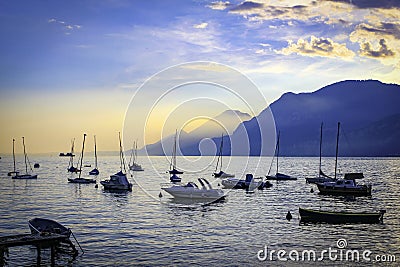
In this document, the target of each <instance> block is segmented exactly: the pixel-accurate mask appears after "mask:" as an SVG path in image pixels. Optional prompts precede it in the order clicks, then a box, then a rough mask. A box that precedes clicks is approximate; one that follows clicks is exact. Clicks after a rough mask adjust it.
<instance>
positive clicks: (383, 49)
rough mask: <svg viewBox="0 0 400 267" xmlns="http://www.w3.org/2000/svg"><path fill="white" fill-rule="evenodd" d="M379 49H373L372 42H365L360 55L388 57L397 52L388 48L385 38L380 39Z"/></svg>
mask: <svg viewBox="0 0 400 267" xmlns="http://www.w3.org/2000/svg"><path fill="white" fill-rule="evenodd" d="M379 46H380V47H379V49H378V50H373V49H372V48H371V44H370V43H363V44H361V48H360V51H359V53H360V55H362V56H366V57H372V58H387V57H393V56H394V55H395V53H394V52H393V51H392V50H390V49H389V48H388V46H387V45H386V41H385V39H380V41H379Z"/></svg>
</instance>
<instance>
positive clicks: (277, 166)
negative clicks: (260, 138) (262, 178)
mask: <svg viewBox="0 0 400 267" xmlns="http://www.w3.org/2000/svg"><path fill="white" fill-rule="evenodd" d="M280 135H281V131H278V141H277V142H276V173H278V170H279V139H280Z"/></svg>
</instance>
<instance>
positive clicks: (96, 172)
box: [89, 136, 99, 175]
mask: <svg viewBox="0 0 400 267" xmlns="http://www.w3.org/2000/svg"><path fill="white" fill-rule="evenodd" d="M94 164H95V166H94V169H93V170H91V171H90V172H89V174H90V175H98V174H99V169H97V145H96V136H94Z"/></svg>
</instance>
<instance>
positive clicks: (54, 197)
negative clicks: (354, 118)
mask: <svg viewBox="0 0 400 267" xmlns="http://www.w3.org/2000/svg"><path fill="white" fill-rule="evenodd" d="M21 159H22V158H21V157H19V162H22V161H21ZM187 159H188V158H186V160H183V159H178V162H182V166H180V167H181V168H184V169H186V170H188V172H187V173H185V174H184V175H182V178H183V181H185V182H187V181H189V180H195V179H196V178H197V177H205V178H208V180H209V181H212V182H213V185H214V186H218V183H219V181H218V180H215V179H214V178H213V177H211V175H210V174H211V173H212V172H213V171H214V165H213V164H214V163H213V160H214V158H213V157H202V158H193V159H190V158H189V160H187ZM31 162H32V163H34V162H39V163H40V165H41V167H40V168H39V169H35V172H36V173H37V174H38V175H39V177H38V179H37V180H12V179H11V178H10V177H8V176H7V172H8V171H10V170H11V169H12V158H11V157H7V156H3V157H2V159H1V160H0V190H1V191H0V235H12V234H20V233H27V232H29V230H28V225H27V221H28V220H29V219H30V218H33V217H44V218H51V219H54V220H57V221H59V222H60V223H62V224H64V225H65V226H67V227H70V228H71V229H72V231H73V232H74V233H75V235H76V237H77V239H78V240H79V242H80V244H81V245H82V247H83V248H84V250H85V254H83V255H82V256H79V257H77V258H76V259H75V260H72V259H71V258H70V257H68V256H60V257H59V258H58V259H57V262H56V263H57V265H59V266H65V265H68V266H132V265H142V266H161V265H162V266H165V265H166V266H189V265H197V266H271V265H273V266H288V265H289V266H292V265H293V266H302V265H305V263H304V262H293V261H289V262H282V261H278V260H277V259H276V257H275V260H274V261H273V262H270V261H259V260H258V259H257V252H258V251H259V250H261V249H264V247H265V246H268V248H269V249H275V250H279V249H283V250H286V251H288V252H289V251H290V250H294V249H295V250H298V251H300V252H301V251H302V250H304V249H313V250H315V251H317V252H318V251H319V252H320V251H322V250H324V249H328V248H329V247H332V248H337V246H336V242H337V240H338V239H339V238H343V239H346V241H347V247H346V249H358V250H360V251H362V250H367V249H368V250H371V251H372V255H371V257H372V256H374V255H378V254H394V255H395V256H396V259H397V263H395V264H388V263H386V265H388V266H396V264H398V262H399V261H400V253H399V250H400V223H399V215H400V213H399V210H400V200H399V198H400V189H399V179H400V162H399V159H396V158H377V159H375V158H342V159H340V161H339V168H340V169H341V170H342V171H343V172H356V171H362V172H364V175H365V177H366V178H365V179H364V180H365V181H363V182H366V183H371V184H372V185H373V192H372V197H359V198H357V199H355V200H348V199H345V198H342V197H330V196H320V195H318V190H317V189H316V187H314V192H313V193H311V191H310V190H311V188H312V187H313V186H312V185H308V184H306V183H305V180H304V178H305V177H313V176H315V175H316V174H317V170H318V158H282V159H281V160H280V171H282V172H284V173H287V174H290V175H293V176H297V177H299V179H298V180H297V181H286V182H278V183H274V186H273V187H272V188H270V189H267V190H264V191H257V192H256V193H254V194H246V192H245V191H242V190H234V191H226V193H228V197H227V200H226V201H225V202H222V203H216V204H212V205H207V206H204V205H202V204H203V203H185V202H180V201H178V202H177V201H175V200H173V199H172V197H171V196H169V195H168V194H167V193H165V192H163V197H162V198H161V199H159V197H158V194H159V192H160V191H161V190H160V183H162V182H166V181H167V180H166V179H167V178H168V176H167V174H166V173H165V171H166V170H167V169H168V168H169V165H168V162H167V160H166V158H164V157H152V158H150V160H147V159H145V158H141V162H140V163H142V165H143V167H144V168H145V171H144V172H138V173H136V174H134V176H133V177H130V179H131V180H132V182H133V183H134V189H133V191H132V192H129V193H119V194H117V193H108V192H104V191H103V189H102V186H101V185H99V188H97V189H96V188H95V187H94V185H93V184H90V185H76V184H68V183H67V178H68V177H71V175H70V174H68V173H67V171H66V167H67V165H68V158H60V157H57V156H31ZM224 162H225V161H224ZM269 162H270V159H269V158H262V159H261V161H260V159H259V158H256V157H254V158H250V159H249V160H247V158H244V157H243V158H242V157H233V158H232V159H231V161H230V162H229V163H230V164H229V170H228V171H229V172H234V173H236V175H237V176H240V177H242V175H244V173H246V172H250V171H251V172H252V173H255V175H256V176H261V175H265V174H266V173H267V172H268V169H269V166H270V164H269ZM87 163H90V160H87ZM227 164H228V162H226V165H227ZM244 165H246V168H245V169H243V166H244ZM333 166H334V159H332V158H327V159H324V171H325V172H327V173H329V174H332V172H333ZM20 167H22V166H20ZM99 169H100V175H99V176H98V177H97V178H96V179H97V181H101V180H104V179H106V178H108V177H109V175H110V174H113V173H115V172H117V171H118V170H119V158H118V157H117V156H104V157H100V158H99ZM90 170H91V168H84V173H88V172H89V171H90ZM84 176H88V175H86V174H85V175H84ZM299 206H301V207H308V208H317V209H318V208H326V209H328V208H329V209H331V210H332V209H333V210H358V211H372V210H374V211H378V210H380V209H386V211H387V213H386V214H385V216H384V223H383V224H377V225H354V224H348V225H341V226H337V225H325V224H320V225H299V215H298V208H299ZM288 210H290V211H291V213H292V215H293V220H291V221H290V222H289V221H287V220H286V219H285V215H286V213H287V211H288ZM9 254H10V255H9V261H8V265H9V266H29V265H35V263H36V258H35V255H36V250H35V249H34V248H33V247H22V248H11V249H10V251H9ZM49 258H50V257H49V251H47V250H45V251H44V252H43V261H42V264H43V266H47V265H49ZM307 264H308V265H310V264H311V265H315V266H321V265H324V266H338V265H339V266H341V265H342V266H348V265H349V263H346V262H344V261H342V262H338V261H336V262H333V261H329V260H328V258H327V260H325V261H323V262H307ZM369 264H371V263H369ZM374 264H377V263H374ZM351 265H359V266H365V265H366V263H365V262H361V263H357V264H356V263H354V262H353V263H351ZM397 266H398V265H397Z"/></svg>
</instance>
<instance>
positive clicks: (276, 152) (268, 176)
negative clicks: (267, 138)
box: [265, 131, 297, 181]
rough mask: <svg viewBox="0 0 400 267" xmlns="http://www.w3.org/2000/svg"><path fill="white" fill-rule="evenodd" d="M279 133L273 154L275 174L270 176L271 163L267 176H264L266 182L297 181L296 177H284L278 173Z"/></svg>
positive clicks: (284, 175)
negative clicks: (274, 156)
mask: <svg viewBox="0 0 400 267" xmlns="http://www.w3.org/2000/svg"><path fill="white" fill-rule="evenodd" d="M280 134H281V133H280V131H279V132H278V140H277V141H276V147H275V154H276V173H275V174H274V175H270V174H269V173H270V172H271V167H272V162H271V167H270V168H269V171H268V174H267V175H266V176H265V177H266V178H267V180H278V181H285V180H297V178H296V177H293V176H290V175H286V174H283V173H280V172H279V140H280Z"/></svg>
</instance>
